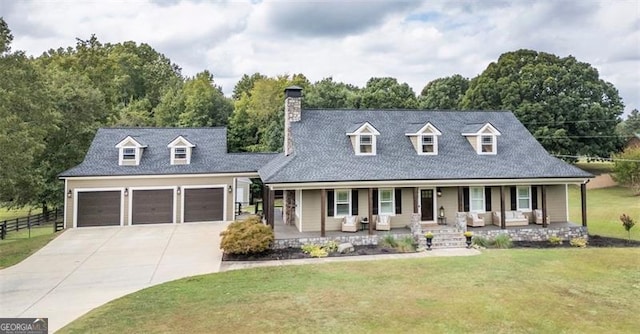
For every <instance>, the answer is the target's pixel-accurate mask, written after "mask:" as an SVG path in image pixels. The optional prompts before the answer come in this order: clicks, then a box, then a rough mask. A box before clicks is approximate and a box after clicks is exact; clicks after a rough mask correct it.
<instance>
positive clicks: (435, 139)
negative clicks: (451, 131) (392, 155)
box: [418, 133, 438, 155]
mask: <svg viewBox="0 0 640 334" xmlns="http://www.w3.org/2000/svg"><path fill="white" fill-rule="evenodd" d="M424 137H431V138H433V152H425V151H424V148H423V143H422V140H423V138H424ZM418 154H419V155H438V136H437V135H436V134H434V133H425V134H421V135H419V136H418Z"/></svg>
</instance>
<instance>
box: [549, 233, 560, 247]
mask: <svg viewBox="0 0 640 334" xmlns="http://www.w3.org/2000/svg"><path fill="white" fill-rule="evenodd" d="M549 243H550V244H552V245H562V238H560V237H559V236H557V235H552V236H550V237H549Z"/></svg>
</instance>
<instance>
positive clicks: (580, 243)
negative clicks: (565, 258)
mask: <svg viewBox="0 0 640 334" xmlns="http://www.w3.org/2000/svg"><path fill="white" fill-rule="evenodd" d="M569 244H570V245H571V246H572V247H580V248H585V247H587V238H581V237H577V238H572V239H571V240H570V241H569Z"/></svg>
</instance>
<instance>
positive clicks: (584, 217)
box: [567, 183, 587, 227]
mask: <svg viewBox="0 0 640 334" xmlns="http://www.w3.org/2000/svg"><path fill="white" fill-rule="evenodd" d="M567 195H568V194H567ZM580 202H581V204H582V226H584V227H587V184H586V183H582V184H581V185H580Z"/></svg>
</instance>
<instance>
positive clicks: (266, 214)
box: [256, 185, 272, 227]
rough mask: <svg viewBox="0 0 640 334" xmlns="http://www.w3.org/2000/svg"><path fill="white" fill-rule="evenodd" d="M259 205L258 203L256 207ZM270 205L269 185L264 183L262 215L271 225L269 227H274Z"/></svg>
mask: <svg viewBox="0 0 640 334" xmlns="http://www.w3.org/2000/svg"><path fill="white" fill-rule="evenodd" d="M257 206H258V204H256V207H257ZM268 207H269V187H267V186H265V185H263V186H262V217H263V218H264V220H265V221H266V222H267V225H269V227H272V226H271V223H270V222H269V210H268V209H267V208H268Z"/></svg>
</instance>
